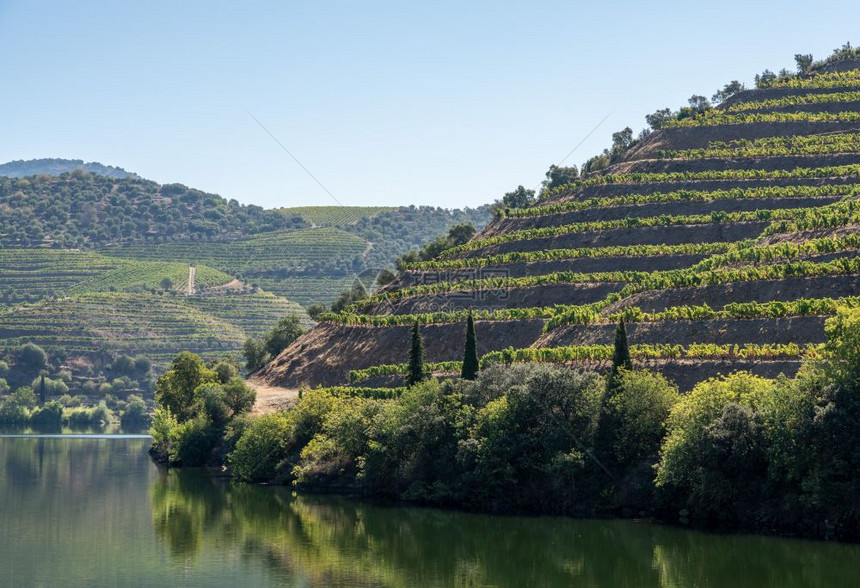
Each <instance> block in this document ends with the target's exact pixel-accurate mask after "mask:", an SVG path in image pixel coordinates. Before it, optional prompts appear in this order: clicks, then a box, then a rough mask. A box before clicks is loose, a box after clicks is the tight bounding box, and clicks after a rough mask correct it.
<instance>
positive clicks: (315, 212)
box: [279, 206, 396, 227]
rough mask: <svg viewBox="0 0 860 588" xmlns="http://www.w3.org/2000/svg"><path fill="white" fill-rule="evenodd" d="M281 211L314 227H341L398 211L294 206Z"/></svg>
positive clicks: (349, 207)
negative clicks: (297, 217)
mask: <svg viewBox="0 0 860 588" xmlns="http://www.w3.org/2000/svg"><path fill="white" fill-rule="evenodd" d="M279 210H280V211H281V212H283V213H284V214H286V215H288V216H293V215H295V216H299V217H301V218H302V220H304V221H305V222H307V223H309V224H311V225H313V226H317V227H339V226H343V225H351V224H353V223H355V222H358V221H359V220H361V219H363V218H368V217H373V216H376V215H378V214H379V213H381V212H388V211H392V210H396V209H395V208H393V207H390V206H294V207H291V208H281V209H279Z"/></svg>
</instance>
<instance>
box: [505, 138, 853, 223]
mask: <svg viewBox="0 0 860 588" xmlns="http://www.w3.org/2000/svg"><path fill="white" fill-rule="evenodd" d="M689 151H690V152H692V151H693V150H689ZM696 151H698V150H696ZM658 153H660V154H674V153H686V152H681V151H659V152H658ZM688 158H690V157H688ZM858 193H860V192H858V191H857V189H856V188H852V187H846V186H838V185H835V186H834V185H824V186H762V187H756V188H746V189H742V188H734V189H731V190H710V191H708V190H677V191H674V192H655V193H652V194H625V195H624V196H611V197H604V198H588V199H587V200H573V201H567V202H559V203H556V204H547V205H543V206H532V207H530V208H513V209H511V208H508V209H503V210H500V211H499V214H500V216H503V217H509V218H531V217H539V216H549V215H556V214H561V213H565V212H576V211H579V210H589V209H595V208H607V207H613V206H632V205H638V204H659V203H663V202H690V201H701V202H711V201H716V200H745V199H764V198H826V197H834V196H836V197H845V196H856V195H857V194H858Z"/></svg>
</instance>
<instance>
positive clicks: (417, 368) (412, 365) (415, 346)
mask: <svg viewBox="0 0 860 588" xmlns="http://www.w3.org/2000/svg"><path fill="white" fill-rule="evenodd" d="M423 379H424V340H423V339H422V338H421V332H420V331H419V330H418V321H415V326H413V327H412V346H411V347H410V348H409V374H408V377H407V378H406V384H407V385H409V386H412V385H414V384H417V383H418V382H420V381H422V380H423Z"/></svg>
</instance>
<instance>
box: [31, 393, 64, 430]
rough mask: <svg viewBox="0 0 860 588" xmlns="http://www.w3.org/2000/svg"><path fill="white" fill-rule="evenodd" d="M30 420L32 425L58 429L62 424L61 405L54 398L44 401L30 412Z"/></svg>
mask: <svg viewBox="0 0 860 588" xmlns="http://www.w3.org/2000/svg"><path fill="white" fill-rule="evenodd" d="M30 422H31V423H32V424H34V425H40V426H44V427H51V428H53V429H59V428H60V427H61V426H62V425H63V405H62V404H60V403H59V402H57V401H56V400H51V401H50V402H46V403H45V404H43V405H42V406H40V407H39V408H37V409H35V410H34V411H33V412H32V414H31V415H30Z"/></svg>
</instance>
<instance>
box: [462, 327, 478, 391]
mask: <svg viewBox="0 0 860 588" xmlns="http://www.w3.org/2000/svg"><path fill="white" fill-rule="evenodd" d="M479 369H480V365H479V363H478V342H477V339H476V338H475V320H474V319H473V318H472V313H471V312H469V318H468V319H466V345H465V352H464V354H463V370H462V371H461V372H460V377H461V378H463V379H464V380H474V379H475V378H477V377H478V370H479Z"/></svg>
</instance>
